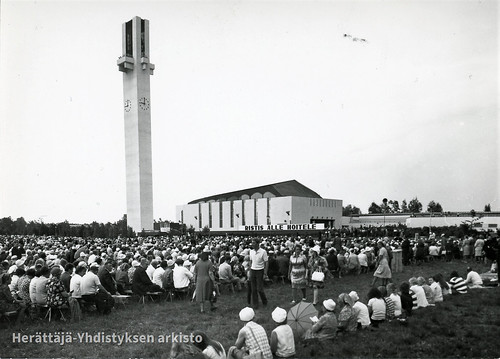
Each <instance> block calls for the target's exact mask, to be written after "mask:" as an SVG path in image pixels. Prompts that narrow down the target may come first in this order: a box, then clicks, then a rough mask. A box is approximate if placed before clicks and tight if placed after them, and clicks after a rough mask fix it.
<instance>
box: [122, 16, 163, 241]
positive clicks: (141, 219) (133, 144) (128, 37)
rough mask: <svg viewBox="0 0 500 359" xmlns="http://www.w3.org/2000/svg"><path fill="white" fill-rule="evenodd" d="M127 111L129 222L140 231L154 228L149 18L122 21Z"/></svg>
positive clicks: (124, 102)
mask: <svg viewBox="0 0 500 359" xmlns="http://www.w3.org/2000/svg"><path fill="white" fill-rule="evenodd" d="M122 49H123V54H122V56H120V58H119V59H118V61H117V64H118V69H119V70H120V71H121V72H123V113H124V117H125V156H126V177H127V225H128V226H129V227H131V228H132V229H133V230H134V231H135V232H136V233H139V232H141V231H142V230H146V231H148V230H153V165H152V154H151V152H152V151H151V89H150V80H149V77H150V76H151V75H153V70H154V68H155V66H154V65H153V64H151V63H150V62H149V21H148V20H144V19H141V18H140V17H137V16H136V17H134V18H133V19H132V20H130V21H127V22H126V23H124V24H123V25H122Z"/></svg>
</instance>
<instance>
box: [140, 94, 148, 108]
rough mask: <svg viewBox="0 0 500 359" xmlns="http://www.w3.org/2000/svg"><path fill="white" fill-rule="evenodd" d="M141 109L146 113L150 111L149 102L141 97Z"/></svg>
mask: <svg viewBox="0 0 500 359" xmlns="http://www.w3.org/2000/svg"><path fill="white" fill-rule="evenodd" d="M139 107H140V108H141V109H142V110H144V111H147V110H149V100H148V99H147V98H146V97H141V98H140V99H139Z"/></svg>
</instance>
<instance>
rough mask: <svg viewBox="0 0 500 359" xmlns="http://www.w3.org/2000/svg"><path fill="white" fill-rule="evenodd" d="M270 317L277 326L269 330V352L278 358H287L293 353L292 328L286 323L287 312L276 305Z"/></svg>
mask: <svg viewBox="0 0 500 359" xmlns="http://www.w3.org/2000/svg"><path fill="white" fill-rule="evenodd" d="M271 317H272V318H273V320H274V321H275V322H276V323H277V324H278V326H277V327H276V328H275V329H274V330H273V331H272V332H271V352H272V353H273V354H274V356H276V357H278V358H288V357H291V356H293V355H295V339H294V337H293V331H292V328H291V327H290V326H289V325H288V324H286V319H287V312H286V310H285V309H283V308H280V307H276V309H274V310H273V312H272V313H271Z"/></svg>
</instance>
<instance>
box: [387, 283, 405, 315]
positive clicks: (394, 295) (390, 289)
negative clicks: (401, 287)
mask: <svg viewBox="0 0 500 359" xmlns="http://www.w3.org/2000/svg"><path fill="white" fill-rule="evenodd" d="M387 293H388V294H389V298H390V299H391V300H392V302H393V303H394V317H396V318H399V317H400V316H401V314H402V310H403V308H402V306H401V296H400V295H399V294H398V291H397V288H396V284H394V283H389V284H387Z"/></svg>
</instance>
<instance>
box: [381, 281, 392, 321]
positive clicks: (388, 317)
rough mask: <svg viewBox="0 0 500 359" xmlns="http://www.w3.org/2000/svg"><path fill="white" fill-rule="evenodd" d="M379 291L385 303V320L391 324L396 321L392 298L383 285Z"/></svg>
mask: <svg viewBox="0 0 500 359" xmlns="http://www.w3.org/2000/svg"><path fill="white" fill-rule="evenodd" d="M378 290H379V291H380V294H382V299H384V301H385V320H387V321H388V322H390V321H391V320H393V319H394V317H395V315H394V302H393V301H392V299H391V298H389V297H388V296H387V289H386V287H384V286H383V285H381V286H380V287H378Z"/></svg>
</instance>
